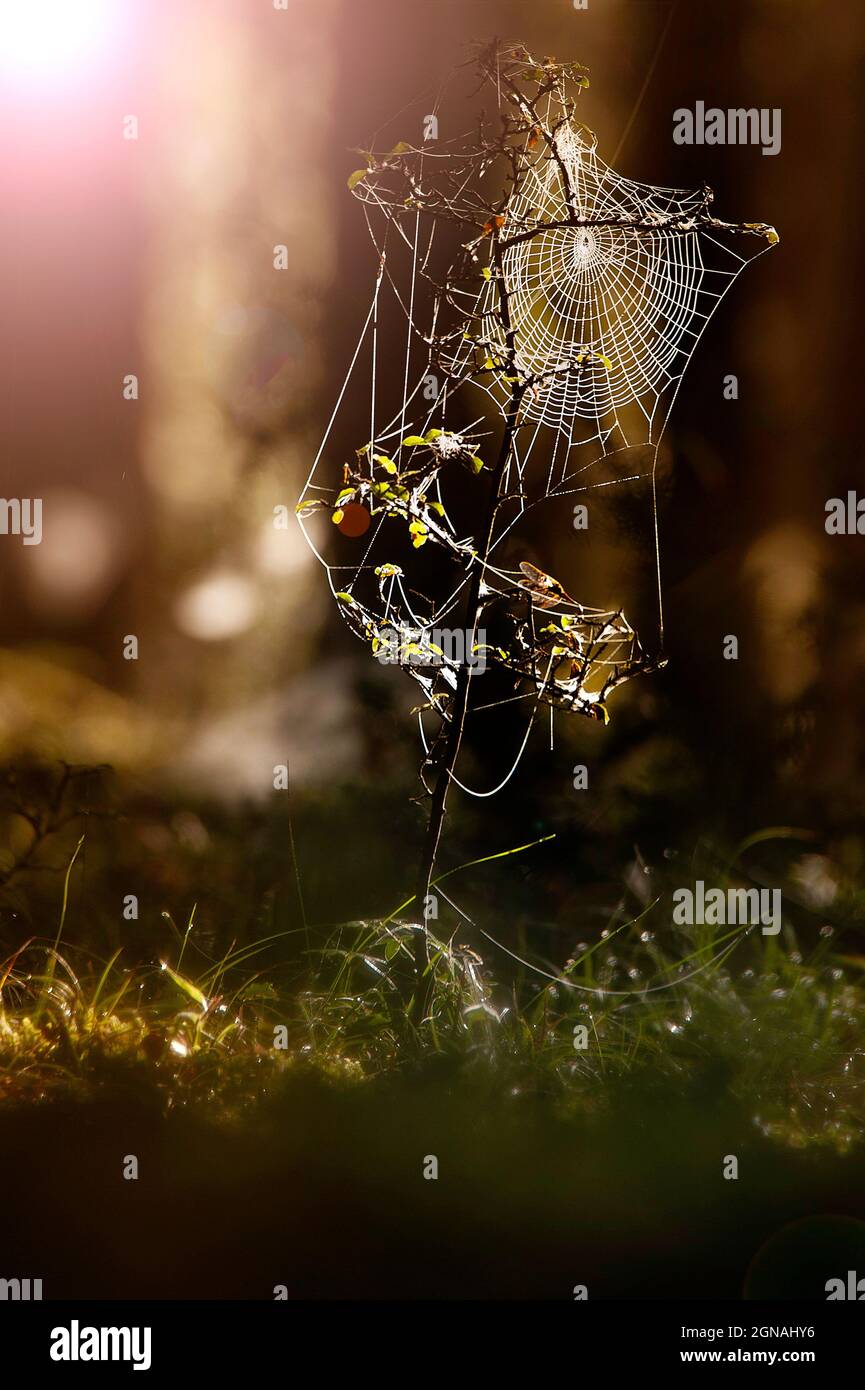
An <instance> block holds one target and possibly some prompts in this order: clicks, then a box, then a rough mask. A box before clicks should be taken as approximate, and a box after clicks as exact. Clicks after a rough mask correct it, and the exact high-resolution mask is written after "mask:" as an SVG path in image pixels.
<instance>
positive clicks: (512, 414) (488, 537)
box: [412, 237, 529, 1020]
mask: <svg viewBox="0 0 865 1390" xmlns="http://www.w3.org/2000/svg"><path fill="white" fill-rule="evenodd" d="M493 260H494V264H495V267H496V277H497V283H498V290H499V312H500V315H501V321H502V326H503V328H504V330H505V345H506V353H505V359H506V368H505V370H506V374H507V375H508V376H510V377H513V376H515V374H516V373H515V365H514V358H515V351H514V333H513V328H512V326H511V317H510V306H509V302H508V294H507V290H506V288H505V282H504V276H503V274H502V251H501V246H500V243H499V240H498V238H497V237H496V239H495V241H494V243H493ZM528 385H529V382H527V381H522V382H514V383H513V389H512V390H511V397H510V401H509V403H508V408H507V411H506V412H505V429H504V434H503V435H502V442H501V446H500V448H499V453H498V458H497V459H496V463H495V466H494V468H493V470H492V478H491V481H490V491H489V497H488V500H487V508H486V514H485V516H484V520H483V525H482V527H481V535H482V538H483V539H482V544H481V547H480V549H479V551H478V553H477V555H476V556H475V561H474V567H473V569H472V573H471V577H470V579H469V585H468V589H467V591H466V604H465V629H466V631H467V632H469V631H470V632H471V640H470V642H469V644H468V649H467V656H468V653H469V652H471V651H473V650H474V646H475V643H476V640H477V630H478V623H479V621H480V617H481V613H482V610H483V604H482V603H481V597H480V593H481V584H482V582H483V578H484V573H485V571H486V565H487V560H488V558H489V553H490V548H491V546H492V541H493V532H494V528H495V520H496V514H497V512H498V508H499V502H500V500H501V498H500V493H501V485H502V479H503V477H504V474H505V469H506V468H507V465H508V461H509V459H510V456H511V449H512V447H513V442H514V434H515V432H516V428H517V421H518V418H519V412H520V406H521V404H522V400H523V395H524V394H525V391H526V389H527V386H528ZM470 680H471V668H470V666H469V664H468V661H467V660H466V662H465V663H464V664H463V665H462V666H461V667H460V669H459V673H458V675H457V684H456V690H455V691H454V697H453V706H452V711H451V717H450V722H449V725H448V729H447V734H446V737H445V743H444V752H443V755H442V760H441V765H440V767H439V771H438V774H437V776H436V782H435V786H434V787H433V793H432V801H431V804H430V813H429V820H428V822H427V829H426V836H425V839H424V845H423V850H422V853H421V858H420V863H419V865H418V875H417V882H416V888H415V902H416V904H417V905H418V907H419V908H420V911H421V914H422V916H421V922H420V924H419V930H418V932H417V935H416V936H415V948H414V959H415V992H414V1001H413V1005H412V1014H413V1017H414V1018H415V1020H418V1019H420V1018H423V1016H424V1014H425V1013H426V1011H427V1000H428V998H429V994H430V989H431V985H432V980H430V981H429V983H428V985H427V988H426V989H424V987H423V977H424V973H425V972H426V970H427V968H428V966H429V951H428V949H427V936H426V905H427V898H428V896H429V888H430V880H431V879H432V876H433V870H434V869H435V861H436V854H437V853H438V847H439V841H440V839H441V833H442V826H443V824H444V818H445V812H446V810H447V799H448V792H449V790H450V784H451V779H452V776H453V772H454V768H455V767H456V761H457V758H458V756H459V751H460V745H461V743H462V736H463V729H464V726H465V719H466V711H467V709H468V698H469V682H470Z"/></svg>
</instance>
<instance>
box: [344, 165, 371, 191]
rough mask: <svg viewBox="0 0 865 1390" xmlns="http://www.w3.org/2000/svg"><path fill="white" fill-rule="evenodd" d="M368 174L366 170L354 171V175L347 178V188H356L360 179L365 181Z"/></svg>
mask: <svg viewBox="0 0 865 1390" xmlns="http://www.w3.org/2000/svg"><path fill="white" fill-rule="evenodd" d="M368 173H369V170H368V169H355V171H354V173H353V174H349V176H348V186H349V188H357V186H358V184H359V183H360V181H361V179H365V178H366V176H367V174H368Z"/></svg>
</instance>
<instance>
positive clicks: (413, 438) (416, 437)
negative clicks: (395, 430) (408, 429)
mask: <svg viewBox="0 0 865 1390" xmlns="http://www.w3.org/2000/svg"><path fill="white" fill-rule="evenodd" d="M426 442H427V441H426V440H425V439H424V437H423V435H422V434H407V435H406V437H405V439H404V440H403V444H405V445H407V447H408V448H410V449H416V448H417V446H418V444H426Z"/></svg>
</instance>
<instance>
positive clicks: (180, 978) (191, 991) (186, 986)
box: [162, 961, 208, 1009]
mask: <svg viewBox="0 0 865 1390" xmlns="http://www.w3.org/2000/svg"><path fill="white" fill-rule="evenodd" d="M162 969H163V970H164V971H165V973H166V975H167V976H168V978H169V979H170V980H173V981H174V983H175V984H176V985H177V986H178V988H179V989H182V990H183V992H184V994H188V995H189V997H190V999H194V1000H195V1002H196V1004H197V1005H198V1007H199V1008H200V1009H207V1007H208V1004H207V998H206V996H205V995H203V994H202V992H201V990H200V989H199V988H198V985H194V984H193V983H192V981H191V980H187V978H186V976H185V975H178V973H177V971H176V970H172V968H171V966H170V965H166V963H165V961H163V962H162Z"/></svg>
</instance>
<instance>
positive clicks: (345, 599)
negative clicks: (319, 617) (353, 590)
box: [334, 591, 357, 607]
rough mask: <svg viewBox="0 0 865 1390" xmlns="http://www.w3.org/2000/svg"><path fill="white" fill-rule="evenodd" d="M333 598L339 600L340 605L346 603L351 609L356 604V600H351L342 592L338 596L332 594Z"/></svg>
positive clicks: (349, 596) (350, 597)
mask: <svg viewBox="0 0 865 1390" xmlns="http://www.w3.org/2000/svg"><path fill="white" fill-rule="evenodd" d="M334 598H337V599H339V601H340V603H348V604H350V605H351V606H352V607H354V605H355V603H356V602H357V600H356V599H354V598H352V596H351V594H347V593H345V592H344V591H343V592H340V593H338V594H334Z"/></svg>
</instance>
